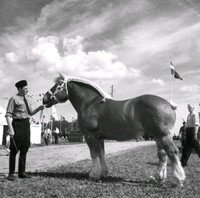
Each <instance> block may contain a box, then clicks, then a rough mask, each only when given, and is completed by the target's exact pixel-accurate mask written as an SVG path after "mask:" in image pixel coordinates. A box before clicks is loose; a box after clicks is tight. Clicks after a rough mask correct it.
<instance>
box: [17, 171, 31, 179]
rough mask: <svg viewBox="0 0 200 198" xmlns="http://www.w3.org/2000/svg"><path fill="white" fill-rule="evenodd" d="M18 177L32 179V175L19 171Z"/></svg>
mask: <svg viewBox="0 0 200 198" xmlns="http://www.w3.org/2000/svg"><path fill="white" fill-rule="evenodd" d="M18 177H19V178H27V179H30V178H31V176H30V175H27V174H26V173H25V172H23V173H19V174H18Z"/></svg>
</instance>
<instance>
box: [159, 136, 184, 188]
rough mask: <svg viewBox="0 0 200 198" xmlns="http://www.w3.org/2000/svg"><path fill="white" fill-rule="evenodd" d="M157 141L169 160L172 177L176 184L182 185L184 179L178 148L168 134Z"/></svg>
mask: <svg viewBox="0 0 200 198" xmlns="http://www.w3.org/2000/svg"><path fill="white" fill-rule="evenodd" d="M167 134H169V133H167ZM158 141H159V143H160V144H161V145H162V146H163V148H164V150H165V152H166V153H167V155H168V157H169V159H170V160H171V163H172V171H173V175H174V177H175V178H176V180H177V181H178V184H179V185H181V186H182V183H183V181H184V180H185V172H184V170H183V168H182V166H181V162H180V160H179V150H178V148H177V147H176V146H175V144H174V142H173V140H172V137H171V136H169V135H166V136H163V137H161V138H159V140H158Z"/></svg>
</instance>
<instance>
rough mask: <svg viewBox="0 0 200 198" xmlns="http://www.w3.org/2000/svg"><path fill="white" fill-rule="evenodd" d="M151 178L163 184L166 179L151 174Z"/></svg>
mask: <svg viewBox="0 0 200 198" xmlns="http://www.w3.org/2000/svg"><path fill="white" fill-rule="evenodd" d="M150 180H151V181H153V182H154V183H156V184H160V185H161V184H163V183H164V181H165V179H160V178H156V176H150Z"/></svg>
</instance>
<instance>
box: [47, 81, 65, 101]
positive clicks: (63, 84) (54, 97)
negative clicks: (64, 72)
mask: <svg viewBox="0 0 200 198" xmlns="http://www.w3.org/2000/svg"><path fill="white" fill-rule="evenodd" d="M64 87H66V92H67V94H68V91H67V85H66V83H65V82H64V81H62V83H61V85H58V86H57V87H56V89H55V91H54V92H52V90H51V89H52V88H51V89H50V90H48V91H47V93H49V94H50V98H51V99H52V98H53V99H54V100H55V101H56V102H58V103H62V102H61V101H59V100H58V98H57V97H56V94H57V93H58V92H60V91H61V90H63V89H64Z"/></svg>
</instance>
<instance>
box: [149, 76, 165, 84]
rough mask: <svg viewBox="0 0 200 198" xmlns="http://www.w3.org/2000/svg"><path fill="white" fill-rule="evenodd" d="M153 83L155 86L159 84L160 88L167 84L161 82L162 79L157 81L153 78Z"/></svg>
mask: <svg viewBox="0 0 200 198" xmlns="http://www.w3.org/2000/svg"><path fill="white" fill-rule="evenodd" d="M152 82H153V83H155V84H158V85H160V86H164V85H165V82H164V81H163V80H161V79H155V78H153V79H152Z"/></svg>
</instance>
